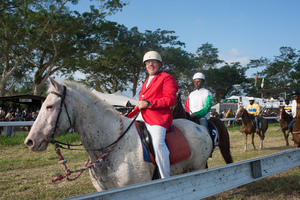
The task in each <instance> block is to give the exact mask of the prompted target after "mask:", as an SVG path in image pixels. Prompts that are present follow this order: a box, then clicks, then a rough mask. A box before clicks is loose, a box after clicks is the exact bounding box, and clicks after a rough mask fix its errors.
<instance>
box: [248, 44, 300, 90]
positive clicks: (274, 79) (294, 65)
mask: <svg viewBox="0 0 300 200" xmlns="http://www.w3.org/2000/svg"><path fill="white" fill-rule="evenodd" d="M299 58H300V54H299V53H298V54H297V52H296V49H293V48H291V47H280V55H279V56H275V58H274V59H273V60H271V59H268V58H263V57H262V58H260V59H257V60H250V63H249V64H248V66H249V67H252V68H258V67H264V69H263V70H262V71H261V72H260V73H258V75H260V76H262V77H264V78H265V81H267V82H268V83H269V84H267V85H266V86H265V87H264V88H266V89H267V88H285V87H291V86H293V84H295V83H297V82H298V83H299V76H298V77H297V73H299V71H298V69H299Z"/></svg>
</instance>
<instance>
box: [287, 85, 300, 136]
mask: <svg viewBox="0 0 300 200" xmlns="http://www.w3.org/2000/svg"><path fill="white" fill-rule="evenodd" d="M291 95H292V96H293V98H294V100H293V101H292V115H293V120H292V121H291V122H290V124H289V126H288V128H289V130H290V132H292V130H293V127H294V123H295V117H296V114H297V104H298V102H299V103H300V101H299V99H300V91H299V90H297V89H296V90H293V91H292V93H291Z"/></svg>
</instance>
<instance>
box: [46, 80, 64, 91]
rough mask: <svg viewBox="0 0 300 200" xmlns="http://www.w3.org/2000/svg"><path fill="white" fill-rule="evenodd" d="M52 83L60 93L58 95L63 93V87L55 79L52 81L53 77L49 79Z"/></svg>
mask: <svg viewBox="0 0 300 200" xmlns="http://www.w3.org/2000/svg"><path fill="white" fill-rule="evenodd" d="M49 80H50V83H51V85H52V86H53V87H54V89H55V90H56V91H57V92H58V93H62V92H63V85H61V84H60V83H58V82H57V81H55V80H54V79H52V78H51V77H49Z"/></svg>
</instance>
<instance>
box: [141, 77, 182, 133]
mask: <svg viewBox="0 0 300 200" xmlns="http://www.w3.org/2000/svg"><path fill="white" fill-rule="evenodd" d="M147 82H148V79H147V80H146V81H145V83H144V84H143V86H142V89H141V92H140V95H139V100H140V101H141V100H143V99H147V100H148V101H149V102H150V103H151V106H150V107H148V108H146V109H142V110H141V114H142V116H143V119H144V120H145V122H146V123H147V124H150V125H160V126H163V127H165V128H166V129H167V130H168V129H169V127H170V125H171V124H172V122H173V116H172V112H171V109H170V107H171V106H174V105H175V103H176V93H177V91H178V85H177V82H176V80H175V78H174V77H173V76H171V75H170V74H167V73H165V72H161V73H160V74H158V75H156V76H155V77H154V78H153V79H152V81H151V82H150V84H149V85H148V87H147V88H146V84H147Z"/></svg>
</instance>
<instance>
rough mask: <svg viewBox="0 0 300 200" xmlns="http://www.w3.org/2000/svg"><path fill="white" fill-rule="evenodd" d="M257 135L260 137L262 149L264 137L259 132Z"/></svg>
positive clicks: (261, 147)
mask: <svg viewBox="0 0 300 200" xmlns="http://www.w3.org/2000/svg"><path fill="white" fill-rule="evenodd" d="M259 137H260V150H262V149H263V146H264V144H263V143H264V138H263V137H262V136H261V134H259Z"/></svg>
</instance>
